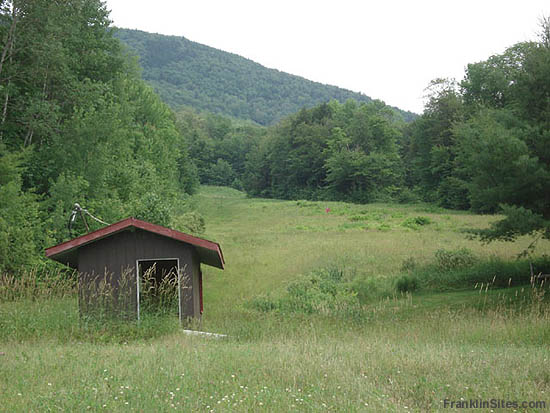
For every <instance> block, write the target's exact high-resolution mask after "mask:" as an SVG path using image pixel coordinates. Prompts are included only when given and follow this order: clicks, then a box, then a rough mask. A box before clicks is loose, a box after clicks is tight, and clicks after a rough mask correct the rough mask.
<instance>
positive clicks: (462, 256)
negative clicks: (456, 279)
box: [435, 248, 477, 271]
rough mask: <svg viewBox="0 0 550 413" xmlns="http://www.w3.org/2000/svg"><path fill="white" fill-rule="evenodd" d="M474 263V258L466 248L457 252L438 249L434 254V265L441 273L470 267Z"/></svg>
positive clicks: (475, 259)
mask: <svg viewBox="0 0 550 413" xmlns="http://www.w3.org/2000/svg"><path fill="white" fill-rule="evenodd" d="M476 261H477V258H476V256H475V255H474V253H473V252H472V251H471V250H469V249H468V248H460V249H457V250H445V249H439V250H437V251H436V252H435V263H436V265H437V267H438V268H439V269H440V270H441V271H450V270H454V269H457V268H466V267H471V266H472V265H473V264H475V263H476Z"/></svg>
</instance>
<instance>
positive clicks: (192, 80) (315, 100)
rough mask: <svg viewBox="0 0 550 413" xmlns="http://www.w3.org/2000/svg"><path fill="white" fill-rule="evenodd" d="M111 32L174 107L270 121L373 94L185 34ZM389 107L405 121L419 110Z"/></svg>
mask: <svg viewBox="0 0 550 413" xmlns="http://www.w3.org/2000/svg"><path fill="white" fill-rule="evenodd" d="M115 36H116V37H118V38H119V39H120V40H121V41H122V42H123V43H124V44H125V45H126V46H127V47H128V49H129V51H130V52H131V53H134V54H135V55H136V56H137V58H138V59H139V62H140V64H141V66H142V69H143V73H142V76H143V79H144V80H145V81H147V82H148V83H149V84H151V85H152V87H153V88H154V89H155V91H156V92H157V93H158V94H159V95H160V96H161V98H162V99H163V100H164V101H165V102H166V103H167V104H168V105H170V106H172V107H173V108H174V109H177V108H178V107H179V106H191V107H193V108H195V109H199V110H207V111H210V112H214V113H218V114H222V115H226V116H231V117H234V118H240V119H247V120H252V121H254V122H256V123H258V124H261V125H269V124H273V123H275V122H277V121H278V120H280V119H281V118H283V117H285V116H288V115H290V114H292V113H295V112H297V111H298V110H300V109H301V108H303V107H312V106H315V105H317V104H319V103H322V102H327V101H329V100H332V99H335V100H338V101H340V102H345V101H346V100H348V99H354V100H357V101H359V102H365V103H369V102H372V101H373V100H374V99H373V98H371V97H369V96H367V95H365V94H363V93H360V92H353V91H351V90H348V89H344V88H340V87H338V86H333V85H326V84H323V83H320V82H315V81H312V80H309V79H306V78H304V77H301V76H298V75H293V74H290V73H286V72H283V71H280V70H278V69H274V68H268V67H265V66H263V65H262V64H260V63H257V62H255V61H253V60H251V59H248V58H246V57H243V56H240V55H237V54H235V53H231V52H226V51H223V50H220V49H216V48H214V47H211V46H207V45H203V44H200V43H197V42H193V41H191V40H189V39H187V38H185V37H184V36H167V35H162V34H158V33H148V32H144V31H141V30H135V29H124V28H117V29H116V32H115ZM392 108H393V109H394V110H395V111H396V113H398V114H399V116H400V117H402V118H403V120H405V121H411V120H413V119H414V118H415V117H416V116H417V115H416V114H414V113H412V112H408V111H404V110H401V109H399V108H395V107H392Z"/></svg>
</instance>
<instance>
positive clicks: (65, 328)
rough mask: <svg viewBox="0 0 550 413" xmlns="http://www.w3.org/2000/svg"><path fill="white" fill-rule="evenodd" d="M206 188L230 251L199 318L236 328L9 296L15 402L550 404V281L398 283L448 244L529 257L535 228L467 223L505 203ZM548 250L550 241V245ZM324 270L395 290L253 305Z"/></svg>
mask: <svg viewBox="0 0 550 413" xmlns="http://www.w3.org/2000/svg"><path fill="white" fill-rule="evenodd" d="M194 202H195V203H196V206H197V208H198V210H199V211H200V213H201V214H203V215H204V217H205V218H206V222H207V231H206V233H205V234H204V236H205V237H206V238H208V239H212V240H215V241H217V242H219V243H220V244H221V246H222V248H223V252H224V256H225V258H226V264H227V265H226V270H225V271H220V270H216V269H213V268H210V267H206V266H205V267H203V271H204V283H205V284H204V299H205V303H204V307H205V313H204V316H203V321H202V325H200V326H195V327H197V328H201V329H203V330H205V331H212V332H217V333H223V334H227V335H228V337H227V338H225V339H210V338H204V337H193V336H187V335H185V334H183V333H182V332H181V330H180V329H179V327H178V324H177V321H176V320H174V319H171V318H166V317H158V318H155V317H151V318H150V319H146V320H144V321H143V322H142V323H141V324H140V325H139V326H137V325H135V324H133V323H129V324H122V323H106V324H100V323H82V322H79V317H78V311H77V302H76V298H75V297H74V296H73V295H71V294H69V295H67V296H65V297H62V298H59V297H55V295H52V296H51V297H42V298H39V299H36V300H33V299H30V298H29V299H19V300H16V301H5V302H0V411H6V412H8V411H9V412H11V411H88V410H90V411H144V412H149V411H173V410H176V411H177V410H180V411H216V412H218V411H266V412H275V411H277V412H278V411H338V412H340V411H345V412H348V411H349V412H353V411H401V412H403V411H438V410H442V411H443V410H445V407H446V406H448V405H449V404H446V402H445V400H447V401H449V402H450V401H453V402H459V401H462V400H466V401H468V400H483V401H489V400H491V399H495V400H504V401H509V402H514V401H518V402H522V401H527V402H529V401H533V402H535V401H545V402H546V406H547V407H550V350H549V343H550V310H549V308H548V307H549V305H548V302H547V299H546V297H544V296H543V293H544V290H543V289H540V288H538V289H536V290H533V289H532V288H531V287H530V286H529V285H521V286H516V285H512V286H511V287H510V288H506V289H496V288H494V287H493V286H492V285H484V287H481V286H476V285H471V286H469V287H466V288H462V289H456V291H446V292H439V293H435V292H431V291H423V290H420V291H418V292H413V293H412V294H410V293H407V294H398V293H397V292H396V291H395V290H394V289H393V288H394V280H395V279H396V278H397V277H400V276H401V275H402V273H403V271H404V270H403V263H404V262H411V258H412V259H414V262H415V263H417V265H420V266H421V265H423V264H428V263H430V262H432V261H433V259H434V254H435V252H436V251H438V250H440V249H447V250H458V249H461V248H462V249H464V248H467V249H469V250H471V251H473V252H474V254H475V255H476V257H478V258H479V259H490V258H495V259H496V258H500V259H510V260H513V259H514V258H515V256H516V255H517V254H518V253H519V252H521V251H522V250H523V249H524V248H525V247H526V246H527V245H528V243H529V240H528V239H522V240H519V241H518V242H516V243H493V244H489V245H481V244H480V243H479V242H477V241H474V240H468V239H467V238H466V236H465V234H464V230H465V229H468V228H472V227H482V226H486V225H488V224H489V223H490V222H491V220H494V219H496V217H492V216H478V215H472V214H468V213H462V212H452V211H447V210H442V209H439V208H435V207H433V206H429V205H406V206H401V205H385V204H373V205H351V204H345V203H337V202H308V201H277V200H265V199H248V198H246V197H245V195H244V194H242V193H240V192H237V191H234V190H231V189H227V188H208V187H207V188H203V189H202V190H201V192H200V193H199V194H198V195H197V196H196V197H195V199H194ZM327 208H328V210H327ZM327 211H328V212H327ZM419 217H421V218H422V219H417V218H419ZM419 222H420V223H422V224H419ZM545 253H546V254H548V253H550V245H549V243H547V242H543V243H540V244H539V246H538V248H537V254H538V255H542V254H545ZM323 268H338V269H339V270H340V271H341V272H342V273H343V274H344V278H345V280H346V282H349V285H352V284H353V282H363V284H362V285H366V286H372V288H375V287H376V286H381V287H380V288H381V292H380V294H378V295H376V294H375V295H373V297H371V298H370V299H367V300H366V301H363V302H360V303H359V304H358V306H357V307H354V310H353V311H352V312H336V311H331V310H330V309H328V310H327V311H319V312H313V313H312V314H308V313H304V312H300V311H295V312H291V311H260V310H257V309H255V307H254V305H252V304H251V303H253V302H254V300H255V299H257V298H258V297H270V299H272V300H275V299H277V298H284V297H286V295H287V294H288V293H287V291H288V289H287V288H288V286H289V285H291V284H292V283H293V282H294V281H295V280H296V279H297V278H298V279H300V277H303V276H304V275H307V274H311V273H312V272H314V271H317V270H319V269H323ZM527 271H528V270H527ZM496 275H498V276H506V274H495V276H496ZM447 410H449V409H447ZM468 410H469V409H461V411H468ZM488 410H490V409H484V410H482V411H488ZM494 410H495V411H499V409H494ZM508 410H509V411H512V410H514V409H508ZM515 410H517V411H541V410H542V409H541V408H540V406H539V408H537V407H531V408H530V407H529V406H526V407H522V406H518V407H517V409H515ZM477 411H479V409H477ZM501 411H504V410H501Z"/></svg>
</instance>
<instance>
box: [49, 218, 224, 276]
mask: <svg viewBox="0 0 550 413" xmlns="http://www.w3.org/2000/svg"><path fill="white" fill-rule="evenodd" d="M129 227H135V228H139V229H143V230H145V231H149V232H152V233H155V234H158V235H162V236H165V237H168V238H172V239H174V240H177V241H181V242H185V243H187V244H191V245H194V246H196V247H199V248H205V249H208V250H211V251H214V252H216V253H217V254H218V257H219V259H220V264H221V268H222V269H224V267H225V260H224V258H223V253H222V250H221V248H220V245H219V244H218V243H216V242H213V241H209V240H206V239H203V238H198V237H195V236H193V235H189V234H185V233H183V232H180V231H176V230H174V229H170V228H166V227H163V226H160V225H155V224H151V223H149V222H146V221H141V220H139V219H136V218H126V219H123V220H122V221H119V222H116V223H114V224H111V225H109V226H106V227H104V228H101V229H98V230H96V231H93V232H90V233H88V234H85V235H82V236H80V237H77V238H73V239H72V240H69V241H66V242H63V243H61V244H58V245H56V246H53V247H50V248H46V257H48V258H53V257H54V256H56V255H58V254H61V253H63V252H67V251H70V250H73V249H75V248H79V247H81V246H83V245H86V244H89V243H91V242H94V241H97V240H99V239H101V238H105V237H107V236H109V235H112V234H114V233H116V232H119V231H122V230H124V229H126V228H129Z"/></svg>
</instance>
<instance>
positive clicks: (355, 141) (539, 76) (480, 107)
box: [0, 0, 550, 272]
mask: <svg viewBox="0 0 550 413" xmlns="http://www.w3.org/2000/svg"><path fill="white" fill-rule="evenodd" d="M108 15H109V13H108V10H106V8H105V5H104V4H103V2H101V1H99V0H75V1H72V2H70V3H68V2H65V1H51V0H32V1H31V0H28V1H25V0H22V1H17V2H14V1H12V0H0V42H1V43H0V49H1V51H0V272H5V271H8V272H17V271H18V270H20V269H22V268H25V267H29V266H34V265H37V264H43V263H44V261H43V260H42V259H41V257H42V255H43V253H42V251H43V249H44V248H45V247H47V246H51V245H54V244H55V243H57V242H60V241H64V240H67V239H69V237H70V236H74V235H78V234H82V233H83V232H84V231H85V230H86V229H85V228H84V226H83V223H82V222H81V221H78V222H77V223H76V226H75V227H74V228H73V232H72V233H70V232H69V230H68V228H67V220H68V217H69V215H70V213H71V211H72V209H73V205H74V203H75V202H79V203H80V204H81V205H82V206H83V207H85V208H87V209H88V210H89V211H90V212H91V213H92V214H94V215H96V216H98V217H101V219H102V220H104V221H106V222H109V223H112V222H115V221H117V220H119V219H123V218H125V217H128V216H135V217H138V218H142V219H146V220H149V221H152V222H155V223H158V224H161V225H169V226H172V227H175V228H177V229H182V230H186V231H191V232H193V231H200V228H201V227H202V222H201V218H200V215H199V214H197V213H196V212H194V211H192V210H191V207H190V203H189V202H187V201H188V199H189V195H190V194H192V193H193V192H194V191H195V190H196V189H197V187H198V185H199V182H200V183H203V184H215V185H226V186H232V187H235V188H238V189H240V190H244V191H246V192H247V193H248V194H249V195H252V196H261V197H273V198H285V199H315V200H346V201H352V202H360V203H365V202H374V201H387V202H417V201H424V202H431V203H435V204H438V205H441V206H443V207H446V208H454V209H471V210H473V211H476V212H481V213H494V212H503V213H504V214H505V216H506V217H507V218H506V219H504V220H501V221H498V222H497V223H496V224H495V225H494V226H493V227H491V228H489V229H486V230H483V231H478V232H477V235H478V236H480V237H481V238H482V239H484V240H489V239H494V238H503V239H514V238H515V237H517V236H518V235H521V234H532V235H534V236H535V238H534V239H535V240H536V239H537V237H538V238H540V237H545V238H550V21H549V20H548V19H543V21H542V24H541V25H540V29H541V31H540V36H539V38H538V39H537V41H532V42H525V43H519V44H516V45H513V46H511V47H510V48H508V49H507V50H505V51H504V52H503V53H502V54H499V55H495V56H491V57H489V58H488V59H487V60H485V61H482V62H477V63H472V64H469V65H468V66H467V70H466V73H465V76H464V79H462V80H461V81H460V82H456V81H453V80H445V79H438V80H434V81H433V82H432V83H431V85H430V87H429V91H430V96H429V100H428V102H427V104H426V107H425V110H424V113H423V114H422V116H420V117H418V118H416V119H415V120H414V121H412V122H408V123H407V122H405V119H404V116H403V114H401V113H399V112H398V111H396V110H395V109H394V108H391V107H388V106H386V105H385V104H384V103H383V102H380V101H377V100H371V99H370V98H366V97H364V96H363V97H359V96H357V95H353V94H352V95H349V96H348V95H347V93H348V92H346V91H343V90H341V89H337V88H334V89H331V88H330V87H325V86H323V87H321V85H318V84H315V83H313V82H309V83H308V82H307V81H305V80H303V79H300V78H296V77H292V76H290V75H286V74H283V73H280V72H277V71H270V70H267V69H265V68H261V66H259V65H256V64H254V63H252V62H249V61H246V60H245V59H242V58H240V57H237V56H234V55H230V54H223V53H222V52H219V51H215V50H214V49H211V48H207V47H206V46H200V45H196V44H193V43H192V42H189V41H187V40H185V39H183V38H171V37H166V36H158V35H150V36H149V35H147V36H146V35H144V34H143V33H141V32H136V31H128V30H123V31H119V36H120V37H122V38H124V39H125V41H129V40H128V39H130V38H134V41H136V42H137V41H138V40H139V39H141V40H140V41H141V42H143V44H142V45H141V46H139V47H143V48H146V49H147V50H156V51H157V52H158V53H159V54H158V55H150V57H149V58H146V59H144V58H143V56H142V59H141V62H142V64H144V65H145V66H146V67H145V69H144V70H143V75H144V76H148V75H147V73H151V72H148V70H147V67H149V69H150V68H151V67H153V66H154V67H157V68H158V71H157V72H155V73H157V75H159V76H161V73H165V74H166V73H170V76H171V79H172V80H170V82H172V81H173V80H174V79H175V78H177V76H182V78H181V79H180V81H181V82H182V83H186V82H191V81H192V83H193V85H194V87H195V88H196V90H195V92H193V93H194V94H193V96H195V98H197V99H196V100H193V99H190V100H182V101H181V102H180V101H178V107H177V109H176V111H174V110H173V109H171V108H170V107H169V106H168V105H167V104H166V103H163V102H162V101H161V98H160V97H159V96H157V94H156V93H155V92H154V91H153V89H152V87H151V86H148V85H147V84H146V83H145V81H144V80H142V79H141V77H140V68H139V66H138V63H137V59H136V58H135V57H132V56H131V55H129V54H128V53H127V52H126V51H125V47H124V46H123V45H122V43H121V42H120V41H119V39H118V38H117V37H115V34H114V33H115V29H113V28H112V27H111V26H110V21H109V18H108ZM155 42H157V43H155ZM158 42H161V43H162V42H168V44H171V43H170V42H172V43H173V45H172V47H165V46H164V43H162V47H161V44H160V43H158ZM186 53H187V54H186ZM164 54H165V55H164ZM182 57H184V59H183V60H181V58H182ZM147 59H149V60H147ZM186 59H187V60H188V64H189V65H191V66H194V67H195V69H197V70H195V71H194V72H189V71H188V72H182V71H179V69H178V65H179V64H182V62H183V61H185V60H186ZM172 63H173V64H172ZM245 63H246V64H245ZM147 65H148V66H147ZM201 65H206V66H207V67H209V68H210V69H211V70H205V66H201ZM201 68H202V69H201ZM260 68H261V70H260ZM160 69H163V70H168V71H166V72H164V71H163V72H161V70H160ZM222 69H223V70H222ZM220 71H223V72H224V73H223V74H222V73H220ZM190 73H194V75H193V76H195V78H193V79H191V78H186V76H190ZM201 74H202V75H203V76H202V77H201V76H200V75H201ZM172 75H175V76H176V77H172ZM162 76H164V75H162ZM244 79H254V82H253V83H257V86H258V88H259V89H255V88H250V87H249V86H250V83H246V84H245V83H242V82H244ZM269 79H271V80H269ZM149 80H151V79H149ZM268 80H269V81H268ZM170 82H169V81H168V80H166V83H165V85H168V84H170ZM270 82H271V83H270ZM273 82H275V83H273ZM277 82H278V83H277ZM153 84H154V82H153ZM217 84H222V85H223V87H222V89H223V90H226V91H227V90H229V89H230V87H229V85H231V87H233V88H235V90H237V89H238V90H242V91H243V93H245V94H247V96H248V98H250V99H251V100H247V99H248V98H247V99H244V97H243V100H242V101H238V99H237V101H238V102H237V101H236V102H237V103H236V104H235V106H234V109H235V111H234V112H231V115H232V117H228V116H224V115H222V114H220V113H213V112H217V111H219V109H220V108H221V107H223V106H226V107H232V106H231V105H230V104H229V101H224V99H225V98H227V97H228V96H229V94H228V95H223V96H225V97H223V96H222V95H220V94H219V90H221V89H217V86H216V85H217ZM268 84H271V85H274V84H278V85H279V86H278V87H273V88H272V89H269V88H268V87H267V85H268ZM157 86H158V85H157ZM228 88H229V89H228ZM262 88H264V89H262ZM174 90H175V89H174ZM290 91H293V92H296V93H298V95H295V94H292V93H290ZM331 91H332V92H331ZM159 92H160V93H161V96H163V97H164V98H166V99H167V103H169V104H174V103H175V101H174V100H172V99H173V97H172V98H171V97H167V96H166V95H164V94H163V93H164V92H163V91H162V90H159ZM186 93H187V92H186ZM334 93H336V96H335V95H334ZM339 93H340V94H339ZM201 96H202V97H204V96H210V97H211V98H212V99H211V101H210V103H211V104H212V105H211V106H209V105H208V104H205V103H204V102H206V101H204V100H202V98H201V99H198V97H201ZM221 96H222V97H221ZM273 96H278V100H277V102H279V103H277V105H274V104H273V101H271V100H269V99H267V98H268V97H269V98H270V99H271V98H272V97H273ZM214 97H215V99H214ZM313 97H315V98H313ZM348 97H356V98H357V97H358V99H348ZM254 99H256V100H254ZM182 102H185V103H187V105H179V103H182ZM258 102H261V104H258ZM284 102H286V103H284ZM193 105H195V106H193ZM205 109H209V110H210V111H208V110H205ZM232 110H233V109H232ZM224 113H227V112H224ZM256 115H259V116H256ZM283 115H285V116H283ZM237 117H243V118H247V119H248V120H240V119H236V118H237ZM281 117H282V118H281ZM279 118H281V119H280V120H278V121H277V122H275V123H274V124H272V125H270V126H262V125H259V123H265V124H267V123H271V122H273V121H274V120H277V119H279ZM91 224H92V229H93V228H97V227H99V225H100V224H99V223H96V222H95V221H91Z"/></svg>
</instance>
